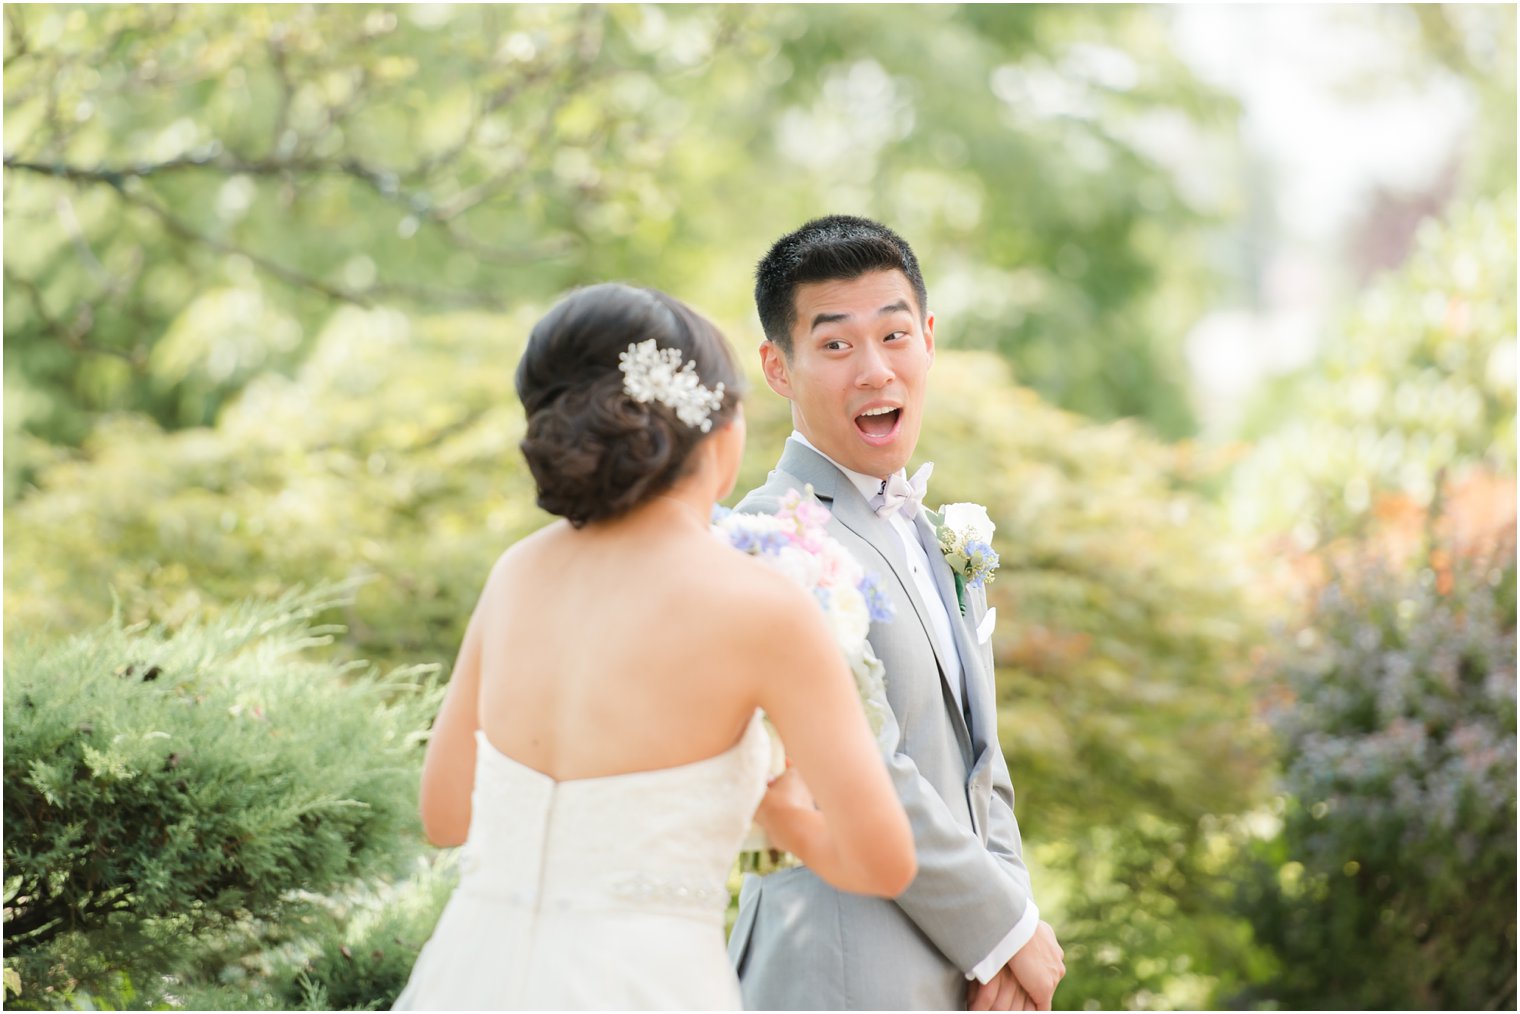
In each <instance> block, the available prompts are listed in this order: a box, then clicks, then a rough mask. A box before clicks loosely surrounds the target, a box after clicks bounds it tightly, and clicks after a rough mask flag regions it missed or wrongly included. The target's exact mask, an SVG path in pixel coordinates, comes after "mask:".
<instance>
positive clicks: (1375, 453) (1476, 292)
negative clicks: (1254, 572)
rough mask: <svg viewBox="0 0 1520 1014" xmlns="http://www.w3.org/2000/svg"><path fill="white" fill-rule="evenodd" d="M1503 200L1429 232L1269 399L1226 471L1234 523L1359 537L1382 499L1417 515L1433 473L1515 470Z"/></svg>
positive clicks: (1427, 499) (1434, 486)
mask: <svg viewBox="0 0 1520 1014" xmlns="http://www.w3.org/2000/svg"><path fill="white" fill-rule="evenodd" d="M1515 237H1516V233H1515V198H1514V193H1513V192H1510V193H1508V194H1506V195H1505V196H1503V197H1501V198H1499V199H1496V200H1491V201H1490V200H1484V201H1476V202H1473V203H1471V204H1467V205H1463V206H1459V207H1457V208H1454V209H1453V210H1452V211H1451V212H1450V214H1449V216H1448V218H1447V220H1446V221H1444V222H1428V223H1427V224H1426V225H1425V226H1424V227H1423V228H1422V231H1421V233H1420V238H1419V243H1418V245H1417V247H1416V249H1415V251H1414V252H1413V254H1412V255H1411V256H1410V258H1409V260H1408V262H1407V263H1405V264H1404V265H1403V266H1402V267H1401V268H1399V269H1398V270H1397V271H1394V272H1391V273H1389V274H1387V275H1385V276H1383V277H1382V278H1380V279H1379V280H1378V281H1377V282H1376V283H1375V284H1374V285H1373V286H1372V287H1371V288H1370V289H1369V290H1368V291H1367V293H1366V294H1365V295H1363V296H1362V297H1361V298H1360V299H1359V300H1358V302H1357V304H1356V306H1355V308H1354V309H1353V310H1352V311H1351V312H1350V313H1348V315H1347V318H1346V320H1345V322H1344V323H1343V324H1342V325H1341V326H1340V327H1339V328H1338V329H1337V331H1336V333H1335V334H1333V335H1332V336H1331V337H1330V339H1329V341H1328V342H1327V345H1326V348H1325V352H1324V355H1323V358H1322V360H1321V362H1320V363H1318V364H1316V365H1315V367H1313V368H1312V369H1311V370H1309V371H1306V372H1305V373H1304V374H1303V375H1301V376H1300V377H1298V378H1296V379H1295V381H1294V383H1292V384H1291V385H1290V386H1289V387H1288V388H1287V391H1286V393H1282V392H1279V393H1278V394H1277V395H1276V396H1275V398H1274V400H1273V402H1272V404H1271V409H1270V412H1267V411H1265V410H1264V411H1263V413H1262V415H1263V418H1264V419H1265V418H1270V419H1271V420H1272V425H1271V428H1270V430H1269V431H1268V432H1267V433H1266V434H1265V435H1264V436H1262V437H1261V439H1260V441H1259V442H1258V444H1257V446H1256V447H1255V449H1254V451H1253V452H1252V454H1251V456H1250V458H1249V459H1248V460H1247V461H1245V462H1243V463H1242V465H1241V466H1240V468H1239V469H1238V470H1237V472H1236V477H1235V484H1234V488H1233V490H1232V491H1231V494H1230V499H1231V503H1232V510H1233V511H1234V513H1235V515H1236V520H1237V523H1238V524H1240V525H1241V526H1242V527H1243V528H1245V529H1247V530H1250V531H1256V532H1284V531H1287V530H1290V529H1293V528H1294V526H1297V533H1296V534H1298V536H1299V537H1300V539H1301V540H1302V541H1303V542H1304V543H1305V544H1313V543H1316V542H1321V541H1328V540H1330V539H1333V538H1335V537H1337V536H1339V535H1342V534H1345V533H1347V532H1354V531H1358V530H1361V529H1363V528H1365V527H1366V526H1367V525H1368V524H1369V522H1370V521H1371V520H1372V506H1373V504H1374V502H1375V501H1376V500H1377V498H1378V497H1379V496H1380V495H1382V494H1385V493H1395V492H1396V493H1403V494H1406V495H1408V496H1411V497H1413V498H1414V499H1415V501H1416V502H1417V503H1418V504H1420V505H1422V506H1429V505H1430V504H1432V503H1433V502H1434V498H1435V496H1436V494H1437V492H1438V490H1439V488H1440V483H1441V479H1440V476H1441V473H1442V472H1443V471H1445V472H1450V473H1453V474H1455V473H1459V472H1462V471H1464V470H1467V469H1472V468H1487V469H1491V470H1497V471H1500V472H1503V473H1506V474H1514V470H1515V411H1516V402H1515V334H1516V330H1515V324H1516V316H1515V312H1516V311H1515V287H1514V276H1515Z"/></svg>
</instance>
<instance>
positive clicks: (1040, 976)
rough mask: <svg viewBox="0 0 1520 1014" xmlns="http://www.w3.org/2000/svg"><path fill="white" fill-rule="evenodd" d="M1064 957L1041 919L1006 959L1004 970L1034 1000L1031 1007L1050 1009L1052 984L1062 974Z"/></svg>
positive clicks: (1064, 967)
mask: <svg viewBox="0 0 1520 1014" xmlns="http://www.w3.org/2000/svg"><path fill="white" fill-rule="evenodd" d="M1064 957H1065V953H1064V952H1063V951H1062V950H1061V945H1060V944H1058V943H1056V931H1055V930H1053V929H1051V928H1050V923H1048V922H1044V921H1041V923H1040V925H1038V926H1036V927H1035V931H1034V936H1033V937H1030V939H1029V943H1027V944H1025V945H1024V946H1023V947H1021V948H1019V952H1018V953H1017V954H1015V955H1014V956H1013V957H1012V958H1010V959H1009V960H1008V965H1007V966H1006V967H1007V969H1008V970H1009V971H1011V972H1013V977H1014V978H1015V979H1017V980H1018V983H1019V985H1020V986H1022V987H1023V988H1024V992H1026V993H1028V994H1029V999H1030V1000H1032V1001H1034V1007H1033V1009H1034V1010H1050V1001H1051V999H1052V998H1053V997H1054V996H1055V995H1056V986H1057V984H1059V983H1060V981H1061V979H1062V978H1063V977H1065V975H1066V963H1065V961H1064V960H1062V959H1063V958H1064Z"/></svg>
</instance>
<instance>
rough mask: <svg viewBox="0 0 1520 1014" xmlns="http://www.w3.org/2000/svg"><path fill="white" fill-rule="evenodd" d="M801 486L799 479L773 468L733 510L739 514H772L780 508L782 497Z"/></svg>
mask: <svg viewBox="0 0 1520 1014" xmlns="http://www.w3.org/2000/svg"><path fill="white" fill-rule="evenodd" d="M802 487H803V482H802V480H801V479H798V478H797V477H796V476H794V475H789V474H787V473H786V472H783V471H782V470H781V469H779V468H778V469H774V470H773V471H772V472H771V474H770V475H769V476H767V477H766V480H765V481H764V482H763V483H761V484H760V485H758V486H756V487H755V488H754V489H752V490H750V491H749V492H748V493H746V494H744V498H743V499H742V500H740V501H739V502H738V504H736V505H735V506H734V510H736V511H738V512H740V513H741V514H774V513H776V511H778V510H780V508H781V499H782V497H784V496H786V495H787V494H788V493H790V492H792V491H793V490H799V489H801V488H802Z"/></svg>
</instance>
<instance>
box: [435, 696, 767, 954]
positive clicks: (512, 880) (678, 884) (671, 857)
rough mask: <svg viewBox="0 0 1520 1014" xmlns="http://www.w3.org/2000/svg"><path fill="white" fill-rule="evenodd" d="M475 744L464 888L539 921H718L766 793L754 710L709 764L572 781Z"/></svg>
mask: <svg viewBox="0 0 1520 1014" xmlns="http://www.w3.org/2000/svg"><path fill="white" fill-rule="evenodd" d="M475 738H476V756H477V760H476V768H475V790H474V795H473V796H472V804H471V805H472V812H471V821H470V832H469V837H468V840H467V841H466V842H465V845H464V848H463V850H462V854H461V856H460V871H461V875H460V886H459V889H460V891H461V892H465V893H469V894H474V895H479V896H481V897H483V898H489V899H492V900H494V901H497V902H504V903H506V904H509V905H511V906H513V907H521V908H522V909H525V910H527V911H529V912H533V913H540V914H551V913H552V914H569V913H573V912H576V911H595V910H607V909H616V908H633V909H637V910H640V911H662V912H666V913H668V914H671V915H685V916H693V917H696V918H701V919H704V920H715V921H716V922H717V923H719V924H720V925H721V923H722V919H723V912H724V908H725V907H726V905H727V901H728V890H727V878H728V873H729V869H730V867H731V866H732V864H733V860H734V856H735V854H736V852H737V851H738V847H739V843H740V841H741V840H742V839H743V837H744V834H745V831H746V830H747V829H748V828H749V825H750V821H751V819H752V817H753V815H754V812H755V807H756V806H757V805H758V804H759V802H760V797H761V796H762V795H763V794H764V792H765V775H766V770H767V767H768V764H769V758H770V743H769V738H768V737H767V735H766V733H765V730H764V728H763V727H762V725H761V723H760V719H759V715H758V713H757V715H756V717H755V718H753V719H751V721H750V724H749V726H748V727H747V728H746V729H745V732H744V735H743V736H742V737H740V739H739V742H738V743H736V744H735V745H734V746H733V747H731V748H730V749H728V750H726V751H724V752H723V753H721V754H717V755H715V756H713V757H708V758H705V759H703V760H699V761H695V762H693V763H690V764H683V765H680V766H678V767H671V768H659V769H656V770H652V771H637V772H631V773H628V774H620V775H610V776H606V777H601V778H583V779H572V780H568V781H556V780H555V779H553V778H551V777H549V776H548V775H546V774H543V773H542V772H540V771H536V770H534V769H533V768H530V767H527V766H526V765H524V764H522V763H520V762H518V761H515V760H513V759H512V758H510V757H507V756H506V755H505V754H503V753H501V752H500V751H499V750H497V749H496V748H495V747H494V746H492V745H491V743H490V741H489V740H487V739H486V737H485V734H484V733H483V732H480V731H477V732H476V734H475Z"/></svg>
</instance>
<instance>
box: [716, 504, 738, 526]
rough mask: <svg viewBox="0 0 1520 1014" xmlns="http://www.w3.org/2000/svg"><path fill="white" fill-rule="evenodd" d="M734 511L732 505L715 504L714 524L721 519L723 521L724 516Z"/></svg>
mask: <svg viewBox="0 0 1520 1014" xmlns="http://www.w3.org/2000/svg"><path fill="white" fill-rule="evenodd" d="M733 512H734V511H733V508H731V507H725V506H723V505H722V504H720V503H715V504H713V509H712V523H713V524H717V523H718V522H719V521H722V520H723V519H724V518H726V517H728V516H729V515H730V514H732V513H733Z"/></svg>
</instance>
